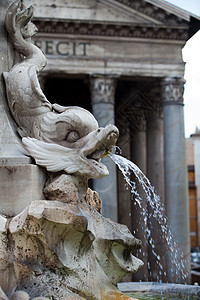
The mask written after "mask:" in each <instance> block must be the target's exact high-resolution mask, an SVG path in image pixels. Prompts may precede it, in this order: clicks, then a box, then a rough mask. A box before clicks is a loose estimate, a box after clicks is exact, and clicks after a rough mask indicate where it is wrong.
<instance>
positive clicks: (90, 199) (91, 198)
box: [85, 188, 101, 214]
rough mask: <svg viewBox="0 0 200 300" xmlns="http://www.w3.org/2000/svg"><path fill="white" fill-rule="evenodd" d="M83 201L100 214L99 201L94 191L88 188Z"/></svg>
mask: <svg viewBox="0 0 200 300" xmlns="http://www.w3.org/2000/svg"><path fill="white" fill-rule="evenodd" d="M85 200H86V203H87V204H89V205H90V206H92V207H93V208H95V209H96V210H97V211H98V212H99V213H100V214H101V199H100V198H99V194H98V193H97V192H96V191H92V190H91V189H90V188H88V189H87V193H86V196H85Z"/></svg>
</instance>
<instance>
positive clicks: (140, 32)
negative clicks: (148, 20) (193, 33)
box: [34, 19, 188, 41]
mask: <svg viewBox="0 0 200 300" xmlns="http://www.w3.org/2000/svg"><path fill="white" fill-rule="evenodd" d="M34 23H35V24H36V26H37V27H38V29H39V31H40V33H41V34H42V33H51V34H69V35H71V34H73V35H89V36H94V35H96V36H106V37H111V36H113V37H128V38H147V39H149V38H150V39H170V40H184V41H185V40H186V39H187V38H188V27H176V26H171V27H166V26H160V25H159V26H158V25H157V26H146V25H142V26H140V25H130V24H129V25H127V24H110V23H107V24H106V23H103V24H101V23H87V22H71V21H70V22H69V21H64V20H58V21H55V20H53V21H51V20H47V21H45V20H39V19H35V21H34Z"/></svg>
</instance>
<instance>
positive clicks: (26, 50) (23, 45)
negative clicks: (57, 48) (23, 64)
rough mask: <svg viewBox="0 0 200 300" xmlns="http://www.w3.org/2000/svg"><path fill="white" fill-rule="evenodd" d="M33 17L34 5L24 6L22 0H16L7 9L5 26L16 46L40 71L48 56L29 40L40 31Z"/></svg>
mask: <svg viewBox="0 0 200 300" xmlns="http://www.w3.org/2000/svg"><path fill="white" fill-rule="evenodd" d="M32 17H33V6H30V7H26V8H24V7H23V4H22V1H21V0H16V1H15V2H14V3H13V4H12V5H11V6H10V7H9V8H8V10H7V13H6V18H5V26H6V30H7V31H8V33H9V37H10V39H11V42H12V44H13V46H14V48H15V49H16V50H17V52H18V53H20V54H22V55H23V56H25V60H26V61H28V62H30V64H31V63H33V64H34V65H35V66H36V68H37V72H39V71H41V70H42V69H43V68H44V67H45V65H46V57H45V56H44V54H43V53H42V51H41V50H40V49H39V48H38V47H36V46H35V45H33V44H32V43H31V42H30V40H29V38H31V37H32V36H33V35H35V34H36V33H37V31H38V30H37V27H36V26H35V25H34V24H33V23H32V22H31V19H32Z"/></svg>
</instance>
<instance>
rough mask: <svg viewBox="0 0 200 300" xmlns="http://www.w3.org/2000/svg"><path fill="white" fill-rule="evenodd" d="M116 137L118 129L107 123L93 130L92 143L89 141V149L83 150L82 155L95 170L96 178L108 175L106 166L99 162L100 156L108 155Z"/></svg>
mask: <svg viewBox="0 0 200 300" xmlns="http://www.w3.org/2000/svg"><path fill="white" fill-rule="evenodd" d="M117 138H118V129H117V128H116V127H115V126H114V125H108V126H106V128H100V129H98V130H97V131H96V132H95V135H94V143H91V144H92V145H91V147H90V149H87V150H86V151H84V156H85V158H86V159H87V161H88V163H89V164H90V165H91V167H93V168H94V169H95V171H96V178H101V177H104V176H106V175H108V169H107V167H106V166H105V165H104V164H102V163H101V158H103V157H104V156H106V155H108V154H109V153H110V152H111V151H112V148H113V146H114V145H115V143H116V141H117Z"/></svg>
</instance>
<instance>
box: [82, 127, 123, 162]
mask: <svg viewBox="0 0 200 300" xmlns="http://www.w3.org/2000/svg"><path fill="white" fill-rule="evenodd" d="M117 137H118V135H117V133H116V132H111V133H109V134H108V136H107V137H106V138H105V139H104V140H103V141H102V144H101V145H100V146H99V147H98V148H97V149H96V150H94V152H92V153H90V154H88V155H87V156H86V158H87V159H93V160H95V161H97V162H100V161H101V158H102V157H104V156H106V155H108V154H109V153H110V152H111V151H112V148H113V146H114V144H115V142H116V140H117Z"/></svg>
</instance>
